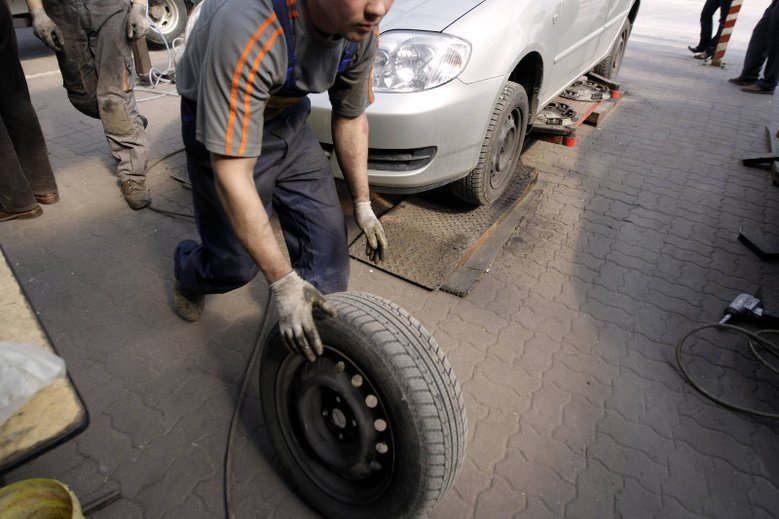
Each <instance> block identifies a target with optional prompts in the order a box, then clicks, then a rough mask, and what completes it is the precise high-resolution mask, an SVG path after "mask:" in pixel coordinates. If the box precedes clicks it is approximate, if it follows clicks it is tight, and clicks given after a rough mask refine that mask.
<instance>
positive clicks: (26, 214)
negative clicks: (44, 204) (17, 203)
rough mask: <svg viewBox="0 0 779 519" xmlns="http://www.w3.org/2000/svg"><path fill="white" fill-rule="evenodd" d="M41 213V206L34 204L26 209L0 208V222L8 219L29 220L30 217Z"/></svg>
mask: <svg viewBox="0 0 779 519" xmlns="http://www.w3.org/2000/svg"><path fill="white" fill-rule="evenodd" d="M42 214H43V209H41V206H39V205H36V206H35V207H33V208H32V209H30V210H28V211H3V210H2V209H0V222H7V221H8V220H29V219H30V218H38V217H39V216H40V215H42Z"/></svg>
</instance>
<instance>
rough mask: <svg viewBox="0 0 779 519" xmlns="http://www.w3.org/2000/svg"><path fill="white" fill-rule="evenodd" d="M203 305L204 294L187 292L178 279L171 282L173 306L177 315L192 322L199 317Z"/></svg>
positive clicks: (204, 300)
mask: <svg viewBox="0 0 779 519" xmlns="http://www.w3.org/2000/svg"><path fill="white" fill-rule="evenodd" d="M205 305H206V296H204V295H203V294H193V293H192V292H189V291H188V290H187V289H186V288H184V286H183V285H182V284H181V282H179V281H178V280H176V281H175V282H174V283H173V307H174V308H175V310H176V313H177V314H178V316H179V317H181V318H182V319H184V320H185V321H190V322H193V323H194V322H195V321H197V320H198V319H200V316H201V315H202V314H203V308H204V307H205Z"/></svg>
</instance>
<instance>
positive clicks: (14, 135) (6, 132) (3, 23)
mask: <svg viewBox="0 0 779 519" xmlns="http://www.w3.org/2000/svg"><path fill="white" fill-rule="evenodd" d="M0 70H2V71H3V74H0V221H5V220H12V219H16V218H34V217H36V216H40V214H42V211H41V208H40V206H39V205H38V203H39V202H40V203H45V204H51V203H54V202H56V201H57V200H59V195H58V193H57V183H56V181H55V179H54V174H53V172H52V170H51V164H50V163H49V156H48V151H47V149H46V142H45V140H44V137H43V132H42V131H41V127H40V124H39V122H38V116H37V114H36V113H35V109H34V108H33V106H32V102H31V101H30V93H29V90H28V88H27V81H26V80H25V78H24V70H23V69H22V65H21V63H20V62H19V53H18V48H17V43H16V34H15V33H14V29H13V21H12V18H11V13H10V11H9V9H8V6H7V5H6V4H5V3H4V2H3V3H2V5H0Z"/></svg>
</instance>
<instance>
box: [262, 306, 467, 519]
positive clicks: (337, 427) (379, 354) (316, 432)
mask: <svg viewBox="0 0 779 519" xmlns="http://www.w3.org/2000/svg"><path fill="white" fill-rule="evenodd" d="M328 300H329V301H330V302H331V303H332V304H333V306H334V307H335V308H336V310H337V312H338V315H337V317H335V318H329V317H323V316H321V315H317V327H318V330H319V333H320V335H321V337H322V341H323V343H324V344H325V352H324V354H323V355H322V356H321V357H319V358H318V359H317V361H316V362H315V363H309V362H308V361H306V360H305V359H304V358H303V357H302V356H300V355H293V354H291V353H290V352H289V350H287V349H286V348H285V347H284V346H283V343H282V341H281V338H280V337H279V335H278V327H277V328H276V332H275V333H274V334H272V335H271V337H270V338H269V340H268V341H267V342H266V344H265V347H264V350H263V352H262V358H261V361H260V399H261V402H262V409H263V415H264V417H265V424H266V427H267V430H268V435H269V437H270V439H271V442H272V444H273V446H274V448H275V450H276V453H277V455H278V457H279V460H280V462H281V466H282V469H283V471H284V473H285V475H286V476H288V479H289V480H290V482H291V483H292V484H293V485H294V486H295V487H296V488H297V490H298V492H299V493H300V495H301V496H302V497H303V498H304V499H305V500H306V501H308V503H309V504H310V505H311V506H312V507H313V508H315V509H316V510H317V511H319V512H320V513H322V514H323V515H325V516H326V517H338V518H353V517H354V518H370V519H377V518H381V517H387V518H390V517H391V518H397V517H415V516H418V515H420V514H422V513H424V512H425V511H426V510H429V509H430V508H432V507H433V506H434V505H435V504H436V503H437V502H438V501H439V500H440V499H441V498H442V497H443V496H444V494H445V493H446V492H447V490H448V489H449V488H450V487H451V486H452V484H453V483H454V480H455V478H456V476H457V473H458V472H459V470H460V468H461V466H462V461H463V456H464V452H465V437H466V432H467V427H466V417H465V404H464V401H463V398H462V394H461V392H460V386H459V384H458V383H457V380H456V378H455V375H454V372H453V370H452V367H451V365H450V364H449V361H448V360H447V359H446V357H445V356H444V354H443V352H442V350H441V348H440V347H439V346H438V344H437V343H436V342H435V340H434V339H433V338H432V337H431V336H430V334H429V333H428V332H427V330H425V329H424V328H423V327H422V325H421V324H420V323H419V322H417V321H416V320H415V319H414V318H413V317H411V316H410V315H409V314H408V313H407V312H405V311H404V310H402V309H401V308H399V307H397V306H396V305H394V304H393V303H391V302H389V301H386V300H384V299H382V298H379V297H376V296H373V295H369V294H363V293H356V292H343V293H339V294H332V295H330V296H328Z"/></svg>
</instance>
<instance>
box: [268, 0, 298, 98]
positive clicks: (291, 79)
mask: <svg viewBox="0 0 779 519" xmlns="http://www.w3.org/2000/svg"><path fill="white" fill-rule="evenodd" d="M273 9H274V11H276V17H277V18H278V19H279V23H280V24H281V28H282V29H283V31H284V39H285V40H286V41H287V77H286V79H285V80H284V86H282V87H281V90H280V91H279V92H278V93H277V94H276V95H281V96H288V95H295V96H299V95H301V94H303V93H302V92H300V91H299V90H298V89H297V88H296V87H295V65H297V61H298V60H297V57H296V56H295V34H294V32H293V31H292V18H290V12H289V8H288V6H287V0H273Z"/></svg>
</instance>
